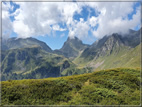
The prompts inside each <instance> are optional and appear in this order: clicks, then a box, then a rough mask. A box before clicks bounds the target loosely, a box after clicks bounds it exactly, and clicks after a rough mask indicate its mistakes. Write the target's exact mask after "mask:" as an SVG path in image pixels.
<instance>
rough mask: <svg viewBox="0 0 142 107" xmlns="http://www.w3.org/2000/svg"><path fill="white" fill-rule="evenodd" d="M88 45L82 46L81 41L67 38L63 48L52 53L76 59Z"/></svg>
mask: <svg viewBox="0 0 142 107" xmlns="http://www.w3.org/2000/svg"><path fill="white" fill-rule="evenodd" d="M88 46H89V45H86V44H83V43H82V41H81V40H79V39H78V38H77V37H74V38H70V37H69V38H68V39H67V41H66V42H65V43H64V45H63V47H62V48H61V49H59V50H55V51H54V52H55V53H57V54H60V55H64V56H65V57H67V58H69V57H77V56H78V55H79V52H80V51H82V50H84V49H85V48H87V47H88Z"/></svg>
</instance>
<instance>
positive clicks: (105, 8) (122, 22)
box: [2, 2, 140, 39]
mask: <svg viewBox="0 0 142 107" xmlns="http://www.w3.org/2000/svg"><path fill="white" fill-rule="evenodd" d="M16 4H18V5H20V8H19V9H17V10H16V11H15V12H14V13H12V14H11V16H14V17H15V21H14V22H11V21H10V19H9V16H10V14H9V13H8V9H13V7H12V6H10V4H7V5H3V14H2V19H3V20H2V21H3V25H2V27H3V28H2V29H3V31H8V32H9V33H7V34H6V33H5V36H6V35H9V34H10V33H11V31H14V32H16V33H17V34H18V36H19V37H22V38H26V37H31V36H44V35H49V36H50V35H53V36H55V34H56V33H55V31H66V30H69V34H68V35H69V36H70V37H74V36H77V37H79V38H80V39H84V38H87V36H88V31H89V30H91V31H92V34H93V35H94V36H95V37H97V38H101V37H103V36H105V35H109V34H112V33H114V32H115V33H119V32H122V33H126V31H128V29H129V28H134V27H135V26H137V25H138V24H139V23H140V8H138V9H137V12H136V14H135V15H133V16H132V20H129V19H128V17H127V16H128V14H130V13H132V11H133V5H134V2H16ZM83 6H89V7H91V8H94V9H95V12H97V13H99V12H100V14H99V16H98V17H95V16H91V17H89V16H88V20H87V21H84V19H83V17H82V18H80V21H77V20H74V19H73V16H74V14H75V13H78V14H80V12H81V11H82V7H83ZM60 24H63V25H65V26H66V28H62V27H61V26H60ZM97 24H98V25H99V26H98V29H97V30H96V29H95V30H94V29H93V27H95V26H96V25H97ZM3 35H4V34H3Z"/></svg>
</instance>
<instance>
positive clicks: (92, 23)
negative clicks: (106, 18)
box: [89, 16, 98, 27]
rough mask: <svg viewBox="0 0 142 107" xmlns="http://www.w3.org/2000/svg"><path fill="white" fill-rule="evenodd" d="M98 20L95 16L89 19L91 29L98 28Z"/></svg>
mask: <svg viewBox="0 0 142 107" xmlns="http://www.w3.org/2000/svg"><path fill="white" fill-rule="evenodd" d="M97 20H98V19H97V18H96V17H94V16H92V17H91V18H90V19H89V24H90V25H91V27H94V26H96V24H97Z"/></svg>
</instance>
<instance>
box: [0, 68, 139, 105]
mask: <svg viewBox="0 0 142 107" xmlns="http://www.w3.org/2000/svg"><path fill="white" fill-rule="evenodd" d="M1 84H2V105H140V69H127V68H117V69H110V70H101V71H97V72H93V73H88V74H82V75H73V76H67V77H59V78H48V79H31V80H9V81H3V82H2V83H1Z"/></svg>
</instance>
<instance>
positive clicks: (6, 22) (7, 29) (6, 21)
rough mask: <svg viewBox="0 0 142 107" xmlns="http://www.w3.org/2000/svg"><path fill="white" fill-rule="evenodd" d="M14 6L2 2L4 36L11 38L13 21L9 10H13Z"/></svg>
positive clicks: (4, 37)
mask: <svg viewBox="0 0 142 107" xmlns="http://www.w3.org/2000/svg"><path fill="white" fill-rule="evenodd" d="M12 9H13V7H11V6H10V4H9V3H5V4H4V3H3V2H2V38H3V39H6V38H9V36H10V34H11V33H12V22H11V20H10V18H9V17H10V14H9V10H12Z"/></svg>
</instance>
